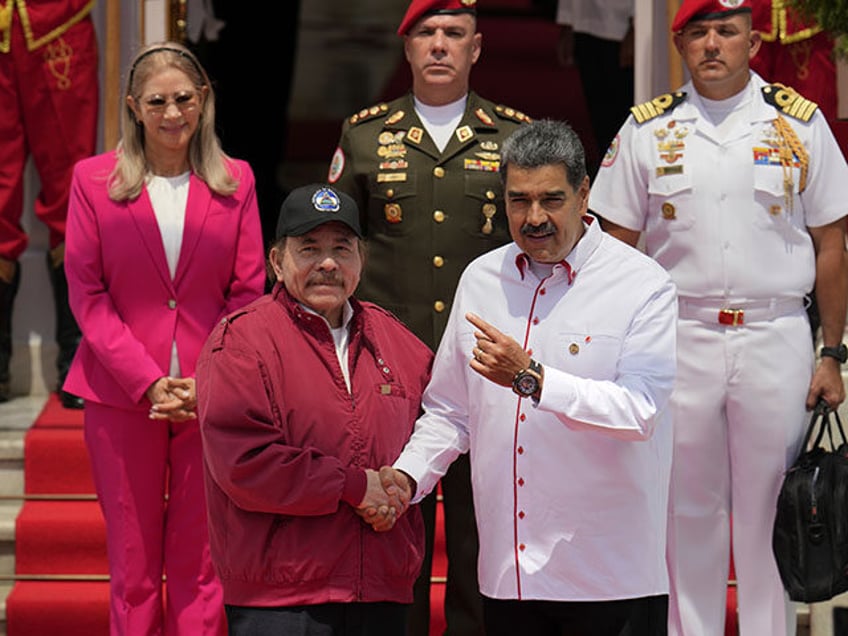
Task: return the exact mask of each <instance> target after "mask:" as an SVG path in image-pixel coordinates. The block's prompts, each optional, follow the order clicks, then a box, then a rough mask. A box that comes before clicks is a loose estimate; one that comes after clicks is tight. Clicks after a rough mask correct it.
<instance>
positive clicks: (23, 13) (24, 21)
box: [0, 0, 95, 53]
mask: <svg viewBox="0 0 848 636" xmlns="http://www.w3.org/2000/svg"><path fill="white" fill-rule="evenodd" d="M11 1H14V0H10V2H11ZM94 3H95V0H91V2H89V3H88V4H86V5H85V6H84V7H83V8H82V9H80V10H79V11H78V12H77V13H76V14H75V15H73V16H72V17H71V18H70V19H69V20H68V21H67V22H65V23H64V24H61V25H59V26H58V27H56V28H55V29H53V30H52V31H50V32H49V33H47V34H46V35H43V36H42V37H40V38H38V39H35V37H34V36H33V34H32V24H31V23H30V20H29V13H28V12H27V7H26V0H17V4H18V15H19V16H20V18H21V27H22V28H23V30H24V38H25V39H26V43H27V50H28V51H34V50H35V49H37V48H40V47H42V46H44V45H45V44H47V43H48V42H51V41H52V40H55V39H56V38H58V37H59V36H61V35H64V33H65V32H66V31H67V30H68V29H70V28H71V27H72V26H74V25H75V24H76V23H77V22H79V21H81V20H82V19H83V18H85V16H87V15H88V14H89V13H91V10H92V9H93V8H94ZM9 35H10V34H9V33H7V34H6V42H5V44H6V48H5V49H3V48H2V46H0V51H3V52H4V53H7V52H8V51H9V40H8V38H9Z"/></svg>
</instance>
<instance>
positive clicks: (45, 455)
mask: <svg viewBox="0 0 848 636" xmlns="http://www.w3.org/2000/svg"><path fill="white" fill-rule="evenodd" d="M24 491H25V495H26V500H25V502H24V505H23V507H22V508H21V511H20V513H19V514H18V518H17V521H16V523H15V574H16V576H17V577H18V580H17V582H16V583H15V585H14V587H13V588H12V592H11V594H10V595H9V598H8V599H7V601H6V631H7V634H8V635H9V636H55V635H56V634H62V635H63V636H65V635H66V636H107V635H108V633H109V606H108V600H109V583H108V567H107V560H106V531H105V528H104V525H103V517H102V515H101V513H100V508H99V506H98V504H97V501H96V500H95V497H94V486H93V484H92V480H91V471H90V469H89V464H88V454H87V453H86V450H85V444H84V442H83V432H82V412H81V411H71V410H67V409H64V408H62V405H61V404H60V403H59V400H58V399H57V397H56V396H55V395H51V396H50V398H49V399H48V400H47V403H46V404H45V406H44V409H43V410H42V412H41V414H40V415H39V416H38V418H37V419H36V421H35V423H34V424H33V426H32V428H31V429H30V430H29V431H28V432H27V435H26V439H25V444H24Z"/></svg>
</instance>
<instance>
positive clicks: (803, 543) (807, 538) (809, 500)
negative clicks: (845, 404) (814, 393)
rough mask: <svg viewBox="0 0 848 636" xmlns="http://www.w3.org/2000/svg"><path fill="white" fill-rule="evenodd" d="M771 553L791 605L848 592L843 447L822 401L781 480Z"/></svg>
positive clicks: (847, 477)
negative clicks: (797, 452)
mask: <svg viewBox="0 0 848 636" xmlns="http://www.w3.org/2000/svg"><path fill="white" fill-rule="evenodd" d="M825 432H827V435H828V440H829V441H830V448H829V449H828V448H825V447H824V446H822V441H823V439H824V435H825ZM836 433H838V439H837V438H836V435H835V434H836ZM810 440H813V443H812V445H810ZM772 548H773V549H774V556H775V559H776V560H777V569H778V570H779V571H780V578H781V580H782V581H783V586H784V587H785V588H786V591H787V593H788V594H789V598H791V599H792V600H793V601H801V602H804V603H815V602H818V601H826V600H828V599H830V598H832V597H834V596H836V595H837V594H840V593H842V592H845V591H846V590H848V443H846V438H845V432H844V431H843V429H842V422H841V421H840V419H839V414H838V413H836V411H832V410H831V409H830V408H829V407H828V405H827V403H826V402H824V401H823V400H822V401H821V402H819V404H818V405H817V406H816V408H815V410H814V411H813V415H812V417H811V419H810V425H809V427H808V429H807V434H806V436H805V437H804V445H803V446H802V447H801V453H800V455H799V456H798V459H796V460H795V463H794V464H793V465H792V467H791V468H790V469H789V470H788V471H787V472H786V475H785V476H784V479H783V485H782V486H781V489H780V495H779V496H778V499H777V514H776V515H775V520H774V531H773V534H772Z"/></svg>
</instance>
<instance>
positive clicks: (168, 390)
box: [145, 376, 197, 422]
mask: <svg viewBox="0 0 848 636" xmlns="http://www.w3.org/2000/svg"><path fill="white" fill-rule="evenodd" d="M145 395H146V396H147V399H148V400H150V403H151V405H152V406H151V407H150V414H149V417H150V419H151V420H171V421H172V422H183V421H185V420H194V419H197V413H196V412H195V410H196V408H197V390H196V388H195V382H194V378H172V377H171V376H163V377H161V378H159V379H158V380H156V382H154V383H153V384H151V385H150V387H148V389H147V391H146V392H145Z"/></svg>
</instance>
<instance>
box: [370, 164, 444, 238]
mask: <svg viewBox="0 0 848 636" xmlns="http://www.w3.org/2000/svg"><path fill="white" fill-rule="evenodd" d="M379 179H380V173H373V174H371V175H369V176H368V188H369V193H370V195H369V198H368V210H367V214H368V224H367V227H368V229H367V234H368V236H369V237H373V236H379V235H383V236H408V235H410V234H414V233H415V232H416V228H417V227H418V226H420V225H421V224H422V223H424V222H426V220H428V219H425V218H424V217H428V216H429V215H428V214H427V211H426V210H421V209H416V203H417V202H416V200H415V199H414V198H413V197H415V196H416V195H418V194H419V193H418V191H417V187H416V173H414V172H412V171H409V172H407V173H406V180H405V181H397V182H383V181H380V180H379ZM419 207H420V205H419Z"/></svg>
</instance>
